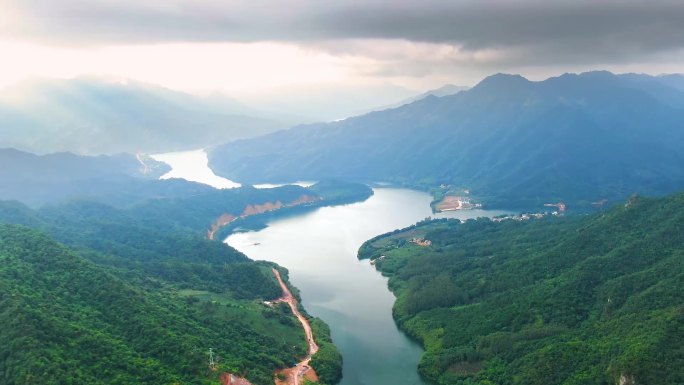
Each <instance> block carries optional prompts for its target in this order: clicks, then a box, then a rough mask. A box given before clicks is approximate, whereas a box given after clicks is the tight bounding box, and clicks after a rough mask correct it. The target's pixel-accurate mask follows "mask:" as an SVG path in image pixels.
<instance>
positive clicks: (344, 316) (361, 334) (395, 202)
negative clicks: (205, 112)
mask: <svg viewBox="0 0 684 385" xmlns="http://www.w3.org/2000/svg"><path fill="white" fill-rule="evenodd" d="M179 154H182V153H176V154H175V155H176V156H175V157H173V159H171V158H166V159H164V158H163V157H162V156H158V157H156V158H157V159H159V160H163V161H165V162H168V163H169V164H170V165H171V167H172V168H173V170H174V171H177V170H178V171H180V170H181V169H183V170H185V171H183V172H182V173H181V172H176V173H174V177H182V178H186V179H191V180H196V181H199V182H204V183H207V184H212V182H215V181H216V180H215V178H217V177H216V176H215V175H214V174H213V173H212V172H211V171H210V170H209V171H207V169H206V162H195V164H196V166H197V167H199V168H201V164H202V163H203V164H204V167H205V169H197V170H196V171H195V172H191V171H190V169H191V168H190V167H187V164H188V163H182V162H183V159H184V158H183V156H182V155H179ZM188 154H195V158H197V152H191V153H188ZM177 162H178V163H177ZM183 165H185V166H183ZM198 165H199V166H198ZM186 172H190V173H189V174H187V175H186V174H185V173H186ZM197 175H211V177H210V178H208V179H207V180H198V179H201V178H198V177H197ZM225 181H226V180H225V179H224V181H223V182H221V183H220V184H219V185H217V184H214V186H216V187H219V188H220V187H225V186H227V185H228V183H227V182H225ZM231 183H232V182H231ZM374 192H375V194H374V195H373V196H372V197H371V198H369V199H368V200H366V201H364V202H359V203H354V204H349V205H341V206H333V207H322V208H318V209H316V210H313V211H310V212H307V213H303V214H298V215H295V216H288V217H284V218H276V219H273V220H271V221H269V222H268V226H267V227H266V228H264V229H262V230H259V231H250V232H246V233H236V234H232V235H230V236H229V237H228V238H227V239H226V240H225V241H226V243H228V244H229V245H231V246H233V247H235V248H236V249H238V250H240V251H242V252H243V253H245V254H247V255H248V256H249V257H251V258H252V259H262V260H268V261H273V262H276V263H278V264H280V265H282V266H284V267H286V268H287V269H289V271H290V281H291V282H292V284H293V285H294V286H296V287H297V288H298V289H299V290H300V292H301V297H302V304H303V305H304V307H305V308H306V310H307V311H308V312H309V313H310V314H312V315H314V316H317V317H320V318H322V319H323V320H324V321H325V322H327V323H328V325H330V328H331V331H332V336H333V340H334V342H335V344H336V345H337V346H338V347H339V349H340V351H341V352H342V356H343V358H344V368H343V375H344V377H343V379H342V382H341V384H342V385H417V384H421V385H423V384H425V382H423V381H422V380H421V378H420V377H419V376H418V373H417V371H416V367H417V365H418V361H419V359H420V356H421V354H422V349H421V347H420V346H419V345H418V344H416V343H414V342H413V341H411V340H409V339H408V338H407V337H406V336H405V335H404V334H403V333H401V331H399V330H398V329H397V327H396V325H395V323H394V320H393V319H392V304H393V302H394V296H393V295H392V293H391V292H390V291H389V290H388V288H387V279H386V278H385V277H382V276H381V275H380V274H379V273H378V272H377V271H376V270H375V269H374V268H373V267H372V266H371V265H370V264H369V262H368V261H359V260H358V259H357V258H356V253H357V250H358V248H359V247H360V246H361V244H362V243H363V242H364V241H365V240H367V239H369V238H372V237H374V236H376V235H378V234H382V233H385V232H388V231H392V230H394V229H397V228H401V227H406V226H409V225H411V224H413V223H415V222H417V221H419V220H422V219H424V218H426V217H428V216H432V217H439V218H443V217H449V218H459V219H467V218H475V217H480V216H494V215H499V214H502V213H503V212H499V211H487V210H468V211H452V212H446V213H440V214H432V212H431V210H430V201H431V198H430V196H429V195H428V194H426V193H423V192H419V191H413V190H407V189H398V188H376V189H375V190H374Z"/></svg>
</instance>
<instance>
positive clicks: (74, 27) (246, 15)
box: [0, 0, 684, 62]
mask: <svg viewBox="0 0 684 385" xmlns="http://www.w3.org/2000/svg"><path fill="white" fill-rule="evenodd" d="M0 4H2V8H3V9H4V10H5V11H6V12H7V13H8V14H9V15H10V17H9V18H8V19H10V22H9V23H5V26H4V27H3V26H0V32H1V33H2V34H3V35H4V36H11V37H14V38H23V39H29V40H37V41H39V42H41V43H47V42H50V43H56V44H66V45H104V44H143V43H166V42H179V41H183V42H216V41H239V42H253V41H265V40H268V41H283V42H294V43H298V44H319V45H320V46H324V47H326V42H328V43H329V42H334V41H335V40H341V39H405V40H409V41H414V42H429V43H446V44H453V45H455V46H458V47H459V49H460V50H461V51H465V52H468V51H478V50H486V49H505V50H508V51H511V50H512V49H514V50H516V52H517V55H514V58H517V59H516V60H522V61H524V60H525V57H527V56H534V55H537V56H538V57H536V58H533V57H530V58H529V59H530V61H532V60H536V61H538V62H545V61H550V62H553V61H555V60H561V59H562V60H570V59H574V60H575V61H578V62H591V61H601V60H604V59H605V60H612V61H615V60H620V59H621V58H625V59H627V58H633V57H635V56H645V55H649V54H651V53H657V52H667V51H671V50H679V49H681V48H682V47H684V38H682V36H684V3H682V2H680V1H524V0H523V1H486V0H480V1H435V0H422V1H416V0H412V1H405V0H398V1H397V0H394V1H390V0H387V1H378V0H371V1H324V0H319V1H301V0H299V1H297V0H278V1H276V0H274V1H259V0H250V1H217V0H209V1H207V0H204V1H177V0H157V1H149V0H148V1H142V0H135V1H132V0H121V1H111V0H109V1H93V0H60V1H52V0H43V1H39V0H9V1H7V0H5V1H3V0H0ZM328 48H329V49H335V45H334V44H331V45H330V46H328ZM558 55H562V56H563V57H557V56H558Z"/></svg>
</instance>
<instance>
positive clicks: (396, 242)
mask: <svg viewBox="0 0 684 385" xmlns="http://www.w3.org/2000/svg"><path fill="white" fill-rule="evenodd" d="M416 238H418V239H420V238H423V239H426V240H429V241H431V244H430V245H429V246H419V245H417V244H415V243H414V242H411V240H413V239H416ZM359 257H360V258H371V259H373V260H374V261H375V262H374V263H375V266H376V268H377V269H379V270H380V271H381V272H382V273H383V274H384V275H387V276H389V277H390V280H389V285H390V288H391V290H392V291H393V292H394V293H395V294H396V295H397V300H396V303H395V306H394V317H395V319H396V321H397V323H398V324H399V325H400V327H401V328H402V329H403V330H404V331H405V332H406V333H408V334H409V335H410V336H411V337H413V338H415V339H416V340H417V341H419V342H421V343H422V344H423V346H424V348H425V350H426V352H425V354H424V356H423V357H422V359H421V362H420V364H419V371H420V373H421V374H422V375H424V376H425V377H426V378H428V379H429V380H431V381H434V382H436V383H438V384H443V385H452V384H453V385H455V384H463V385H465V384H468V385H472V384H478V385H489V384H498V385H509V384H510V385H513V384H520V385H530V384H539V385H549V384H565V385H570V384H596V385H608V384H616V383H633V384H649V385H661V384H662V385H665V384H670V385H671V384H682V383H684V344H682V341H684V304H683V303H682V293H684V194H677V195H674V196H670V197H667V198H659V199H656V198H641V197H638V198H635V199H631V200H630V201H628V202H627V203H626V204H624V205H622V204H621V205H617V206H615V207H614V208H612V209H610V210H608V211H606V212H603V213H598V214H595V215H591V216H571V217H560V218H557V217H546V218H543V219H538V220H529V221H515V220H504V221H501V222H496V221H493V220H490V219H478V220H469V221H466V222H464V223H461V222H460V221H458V220H427V221H424V222H421V223H418V224H416V225H414V226H411V227H409V228H406V229H403V230H399V231H395V232H392V233H389V234H385V235H383V236H379V237H376V238H374V239H372V240H369V241H368V242H366V243H365V244H364V245H363V246H362V247H361V249H360V251H359Z"/></svg>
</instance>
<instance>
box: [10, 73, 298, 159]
mask: <svg viewBox="0 0 684 385" xmlns="http://www.w3.org/2000/svg"><path fill="white" fill-rule="evenodd" d="M244 110H246V108H245V107H244V106H241V105H240V104H239V103H237V102H234V101H230V100H228V99H226V98H222V99H220V100H218V99H217V98H213V99H212V100H211V101H209V100H205V99H203V98H200V97H195V96H192V95H189V94H184V93H180V92H175V91H171V90H169V89H165V88H162V87H158V86H154V85H150V84H145V83H139V82H134V81H129V80H126V81H111V80H109V79H104V78H92V77H82V78H76V79H71V80H30V81H25V82H22V83H19V84H17V85H15V86H12V87H9V88H6V89H3V90H2V91H1V92H0V127H1V128H0V132H1V135H0V147H15V148H19V149H22V150H27V151H31V152H37V153H48V152H60V151H71V152H75V153H79V154H113V153H119V152H131V153H138V152H144V153H158V152H169V151H176V150H189V149H196V148H200V147H205V146H208V145H211V144H215V143H222V142H227V141H230V140H234V139H237V138H247V137H252V136H257V135H261V134H265V133H267V132H271V131H274V130H276V129H278V128H284V127H286V125H285V124H283V123H280V122H277V121H273V120H269V119H262V118H255V117H250V116H244V115H242V114H241V113H240V112H241V111H244Z"/></svg>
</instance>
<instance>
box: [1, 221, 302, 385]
mask: <svg viewBox="0 0 684 385" xmlns="http://www.w3.org/2000/svg"><path fill="white" fill-rule="evenodd" d="M224 248H226V247H225V246H224ZM200 253H201V254H205V255H206V258H207V259H212V258H213V259H214V263H215V266H214V267H215V268H216V269H219V270H223V273H224V274H230V272H231V271H234V272H235V273H236V274H234V276H233V278H238V279H240V280H241V282H239V283H233V284H231V285H232V286H239V289H240V293H241V295H239V296H238V295H233V294H232V293H231V292H226V291H216V292H213V291H208V290H202V289H219V288H221V285H220V283H216V284H213V285H212V284H208V285H206V286H208V287H201V286H200V287H196V286H193V285H192V284H190V285H189V286H188V287H192V288H193V289H189V288H187V289H183V287H185V286H186V283H183V282H179V283H178V284H175V283H174V282H177V281H176V279H175V277H174V276H173V274H174V273H176V274H180V275H182V274H184V272H186V271H194V272H195V274H198V275H199V276H200V277H201V275H202V272H201V271H200V270H201V269H200V267H201V266H202V265H203V263H202V262H196V261H192V260H190V261H186V262H180V259H181V258H182V257H192V256H193V254H194V255H197V254H200ZM177 257H178V258H179V260H178V261H176V265H174V264H169V265H168V266H167V270H168V271H166V272H165V273H164V274H162V275H161V276H159V277H155V276H152V275H148V274H147V272H146V271H144V270H136V269H131V270H121V269H117V268H112V267H108V266H105V265H102V264H94V263H93V262H91V261H97V262H102V261H106V260H110V261H112V260H117V259H118V260H120V261H121V263H123V264H126V263H127V260H126V257H125V256H121V255H106V254H99V253H96V252H94V251H77V250H74V249H69V248H67V247H65V246H62V245H60V244H58V243H56V242H55V241H53V240H52V239H50V238H49V237H48V236H46V235H44V234H41V233H38V232H36V231H33V230H29V229H27V228H25V227H20V226H11V225H0V260H1V262H2V263H0V287H2V290H1V291H0V301H1V302H2V306H1V308H2V312H0V323H1V324H2V325H3V327H2V328H0V341H1V343H0V357H1V359H0V376H1V378H0V382H2V383H3V384H8V385H13V384H17V385H19V384H21V385H25V384H131V383H137V384H150V385H152V384H155V385H156V384H173V383H184V384H218V376H219V374H220V373H221V372H222V371H231V372H233V373H236V374H239V375H243V376H246V377H247V378H249V379H250V380H251V381H252V382H253V383H255V384H263V385H266V384H271V383H272V371H273V370H275V369H276V368H280V367H282V366H284V365H289V364H290V363H292V362H294V360H295V356H296V355H298V354H303V352H304V349H305V341H304V338H303V333H302V332H301V329H300V327H299V325H298V324H297V323H296V322H295V321H294V319H293V317H292V315H291V314H290V313H288V312H287V311H286V310H285V308H276V309H270V308H268V307H265V306H264V305H259V304H258V302H256V301H255V300H258V299H261V298H265V299H269V298H274V297H276V296H277V295H278V294H277V293H278V291H277V285H276V284H275V283H274V282H273V281H272V278H271V277H270V276H269V275H268V274H267V273H268V269H267V268H263V269H262V268H260V267H259V265H255V264H254V263H253V262H249V261H248V260H247V259H246V258H245V257H244V256H241V255H231V253H227V252H219V251H218V250H214V252H213V253H211V252H210V251H207V250H197V251H195V252H194V253H188V252H185V251H183V250H180V251H178V254H177ZM88 259H89V260H90V261H89V260H88ZM250 271H252V272H253V274H250V275H245V274H244V273H246V272H250ZM201 278H203V279H206V280H207V281H208V283H209V282H210V281H209V280H210V279H211V278H213V277H201ZM293 346H294V348H293ZM209 348H213V349H214V352H215V353H216V354H217V355H218V356H219V357H220V361H219V366H218V368H217V370H216V371H212V370H210V369H209V367H208V356H207V353H208V350H209Z"/></svg>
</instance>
